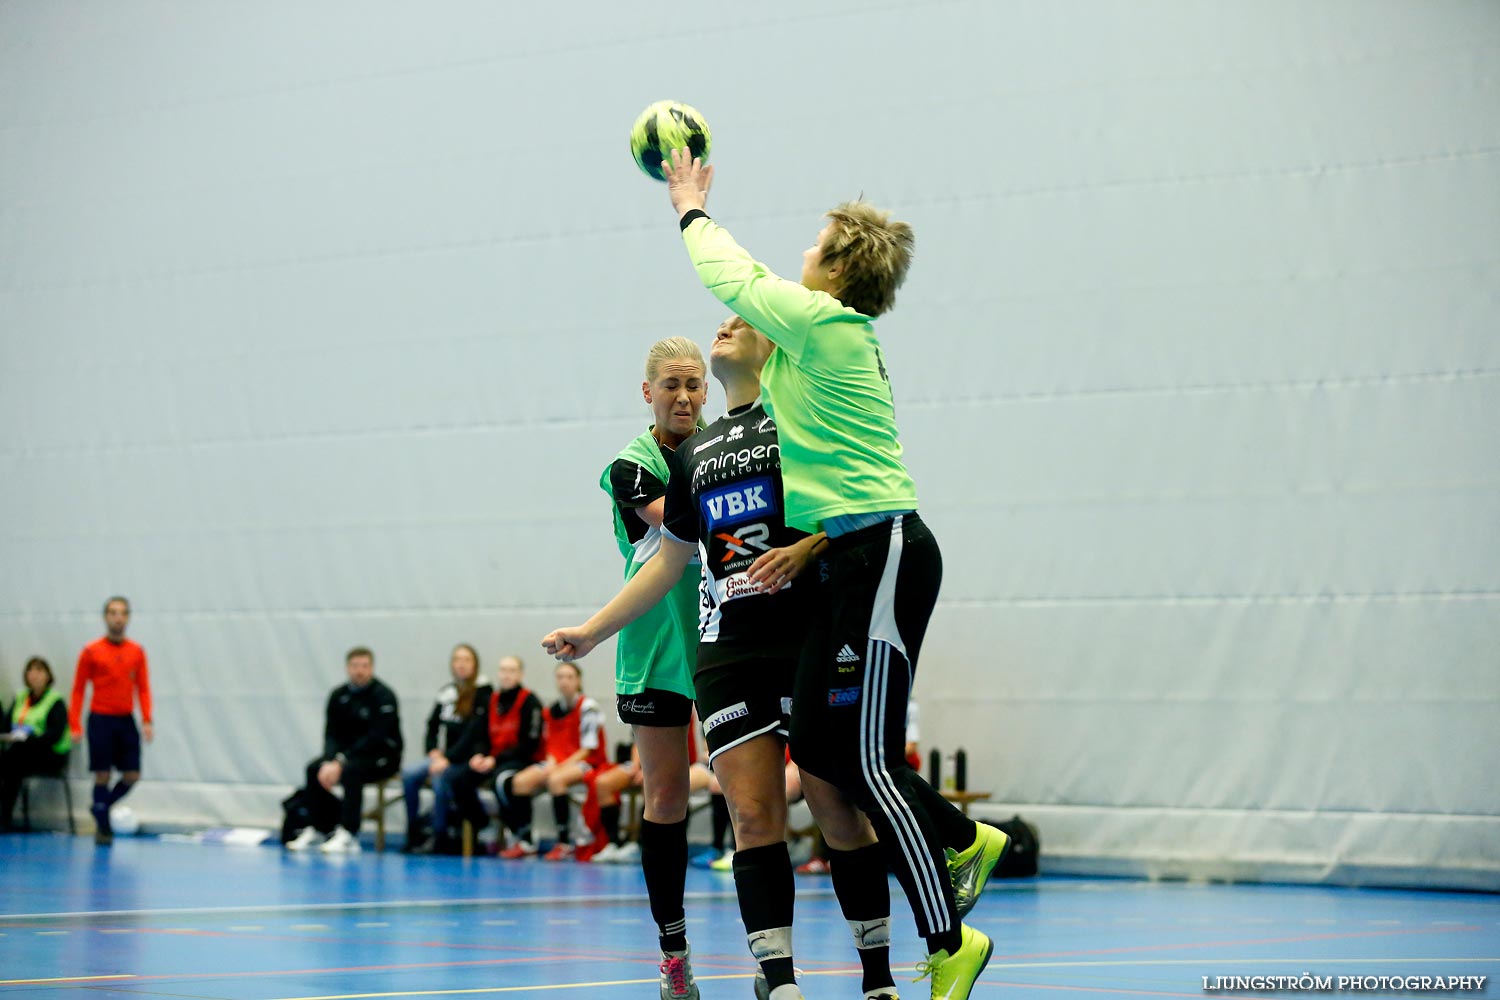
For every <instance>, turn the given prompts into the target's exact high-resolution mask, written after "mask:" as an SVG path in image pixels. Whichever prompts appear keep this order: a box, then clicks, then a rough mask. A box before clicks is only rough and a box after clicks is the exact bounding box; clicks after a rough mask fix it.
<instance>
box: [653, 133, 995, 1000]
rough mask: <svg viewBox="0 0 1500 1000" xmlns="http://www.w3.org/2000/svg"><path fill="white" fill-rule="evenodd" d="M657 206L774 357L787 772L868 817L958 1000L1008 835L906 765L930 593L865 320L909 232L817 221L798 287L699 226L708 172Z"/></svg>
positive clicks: (906, 260)
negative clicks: (802, 560)
mask: <svg viewBox="0 0 1500 1000" xmlns="http://www.w3.org/2000/svg"><path fill="white" fill-rule="evenodd" d="M663 169H664V172H665V173H666V174H667V190H668V194H669V196H670V198H671V201H672V208H673V211H674V212H675V213H676V216H677V219H678V224H679V226H680V228H681V230H682V236H683V240H684V242H685V243H686V245H687V250H688V255H689V256H690V257H691V258H692V262H693V266H694V267H695V268H696V269H697V272H698V277H699V279H700V280H701V281H702V282H703V284H704V285H705V286H706V287H707V288H708V289H709V290H710V291H711V292H713V293H714V295H715V296H717V297H718V299H719V300H720V301H721V302H723V303H724V304H725V305H726V306H728V307H729V308H730V309H731V310H733V311H734V312H735V313H737V314H738V315H740V316H741V317H743V318H744V319H745V320H746V321H747V322H748V323H749V324H750V325H751V326H753V327H754V328H755V329H757V330H759V331H760V332H761V333H763V334H764V335H765V336H766V337H767V338H769V339H770V340H771V342H772V343H773V344H775V345H776V346H775V349H774V350H773V351H772V352H771V355H770V357H769V358H768V359H767V360H766V363H765V367H764V369H763V370H762V372H761V387H762V392H763V394H764V400H765V407H766V411H767V412H768V413H769V414H770V416H771V417H772V419H774V420H775V422H776V426H777V428H778V430H779V432H780V441H781V460H782V479H783V484H784V488H785V491H786V521H787V523H788V524H789V525H790V526H792V527H794V528H799V529H801V530H803V531H808V532H816V531H823V532H824V533H826V534H827V535H828V538H829V545H828V547H827V548H826V549H825V550H824V552H823V553H822V560H821V563H820V565H819V572H820V574H822V575H823V577H824V578H825V579H826V581H827V582H828V584H829V586H826V587H822V588H819V594H820V595H821V606H820V607H818V608H817V609H815V611H814V613H813V615H812V626H811V628H810V629H809V630H808V633H807V639H806V641H805V643H804V645H803V647H802V651H801V655H800V658H799V661H798V665H797V679H796V695H795V698H794V700H793V709H792V722H791V752H792V759H793V760H795V761H796V762H797V765H798V767H800V768H801V769H802V774H803V780H804V783H805V782H807V781H809V780H811V781H814V782H816V781H824V782H828V783H831V784H833V785H834V786H836V787H837V788H839V789H840V790H842V791H843V792H844V793H845V794H846V795H848V796H849V797H850V798H852V799H853V800H854V801H855V802H856V803H858V804H859V805H860V807H861V808H862V809H864V811H865V813H866V814H867V815H868V816H869V817H870V821H871V822H872V823H873V824H874V826H875V830H876V832H877V833H878V835H879V839H880V844H881V847H882V848H883V849H884V850H885V852H886V857H887V860H888V861H889V863H890V865H891V868H892V869H893V870H894V871H895V873H896V877H897V879H898V880H899V881H900V883H901V887H902V889H903V890H905V892H906V897H907V901H908V902H909V903H910V904H911V908H912V913H913V915H914V917H915V918H916V923H917V930H918V932H919V933H920V934H921V935H922V937H923V938H924V939H925V940H926V942H927V951H928V957H927V960H926V962H925V963H923V966H922V967H923V971H924V972H925V973H927V974H930V975H931V977H932V984H931V985H932V996H933V997H934V998H936V997H943V998H952V1000H958V998H963V997H967V996H968V995H969V991H970V989H971V988H972V986H973V983H974V981H975V979H977V978H978V976H979V973H980V972H981V971H982V970H983V968H984V966H985V963H986V962H988V961H989V956H990V953H991V950H992V945H991V943H990V941H989V939H988V938H987V937H986V936H985V935H984V934H983V933H981V932H979V931H977V930H975V929H973V928H970V927H967V926H964V925H963V924H962V923H961V922H960V921H961V914H962V913H965V912H967V911H968V909H969V908H971V907H972V906H973V904H974V901H975V900H976V899H977V897H978V895H979V893H980V892H981V891H982V890H983V888H984V883H985V881H986V880H987V879H988V877H989V873H990V870H991V869H993V868H994V866H995V863H996V862H997V861H998V860H999V859H1000V856H1001V854H1002V853H1003V852H1004V850H1005V848H1006V847H1007V839H1006V837H1005V834H1004V833H1002V832H1000V831H999V830H996V829H995V828H994V827H990V826H986V825H984V824H975V823H974V822H973V821H972V820H970V819H969V818H968V817H966V816H964V815H963V814H962V813H961V812H959V811H958V809H956V808H955V807H954V806H953V805H952V804H951V803H949V802H948V801H947V800H946V799H944V798H943V797H942V795H941V794H939V793H938V792H937V791H935V790H934V789H933V788H932V786H930V785H929V784H927V782H926V781H924V780H923V779H922V776H921V775H920V774H918V773H917V771H916V770H914V769H913V768H912V767H911V765H910V764H908V763H907V762H906V760H905V754H904V752H903V751H904V739H905V730H906V704H907V699H908V697H909V695H910V692H911V683H912V678H913V676H914V675H915V671H916V666H917V657H918V653H919V652H920V650H921V646H922V640H923V637H924V636H925V634H926V632H927V623H928V619H929V618H930V617H931V615H932V610H933V607H934V605H935V604H936V603H937V594H938V587H939V585H940V583H941V581H942V554H941V553H940V551H939V549H938V544H937V541H936V540H935V539H934V538H933V535H932V532H931V531H929V530H928V528H927V526H926V525H925V524H923V523H922V519H921V518H920V517H919V516H918V515H917V512H916V509H917V491H916V486H915V484H914V483H913V482H912V479H911V476H910V475H908V473H907V471H906V467H905V466H904V465H903V464H902V462H901V445H900V442H899V440H898V434H897V429H896V420H895V407H894V404H893V402H892V396H891V385H890V376H889V372H888V371H887V369H886V364H885V358H884V356H883V354H882V353H881V349H880V341H879V339H878V338H877V337H876V335H875V329H874V325H873V323H874V320H875V318H876V317H878V316H880V315H881V314H883V313H885V312H887V311H889V310H890V308H891V307H892V306H893V305H894V304H895V297H896V289H897V288H899V287H900V285H901V283H902V281H903V280H905V277H906V272H907V268H908V267H909V266H910V264H911V256H912V247H913V238H912V231H911V227H910V226H908V225H906V224H905V223H902V222H894V221H892V220H891V218H890V216H889V214H888V213H886V212H882V211H880V210H878V209H876V208H874V207H872V206H870V205H868V204H866V203H864V202H859V201H855V202H849V203H846V204H843V205H840V206H838V207H837V208H835V209H833V210H832V211H830V212H829V213H828V216H827V218H828V223H827V225H825V226H824V227H823V229H822V231H821V232H819V233H818V236H817V239H816V241H815V242H814V243H813V245H812V246H811V247H809V248H808V249H807V250H806V251H805V252H804V253H803V255H802V275H801V280H800V282H797V281H787V280H785V279H783V278H779V277H777V276H776V275H775V274H773V273H772V272H771V271H770V270H769V269H768V268H766V266H765V265H763V264H761V263H759V262H757V261H756V260H755V259H754V258H753V257H751V256H750V254H748V253H747V252H745V250H744V249H742V248H741V247H740V246H739V244H737V243H736V242H735V241H734V239H733V238H732V237H731V236H730V235H729V233H728V232H727V231H726V230H724V229H723V228H722V227H720V226H719V225H718V224H717V223H715V222H714V220H712V219H711V218H709V217H708V215H707V213H706V212H705V211H704V208H705V205H706V202H707V198H708V190H709V186H710V184H711V182H712V179H713V168H712V167H705V166H704V165H703V164H702V163H701V162H700V161H697V160H694V159H692V158H691V157H690V156H689V154H688V153H687V151H686V150H674V151H673V154H672V158H671V162H670V163H668V164H664V166H663Z"/></svg>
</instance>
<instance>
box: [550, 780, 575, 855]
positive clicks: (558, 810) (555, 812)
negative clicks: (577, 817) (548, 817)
mask: <svg viewBox="0 0 1500 1000" xmlns="http://www.w3.org/2000/svg"><path fill="white" fill-rule="evenodd" d="M572 809H573V800H572V799H570V798H568V793H567V792H563V793H562V794H561V795H554V796H552V819H553V821H554V822H556V823H557V842H558V843H559V844H566V843H569V842H570V838H571V837H572V832H571V831H570V830H569V829H568V827H569V826H570V825H571V820H572V817H573V812H572Z"/></svg>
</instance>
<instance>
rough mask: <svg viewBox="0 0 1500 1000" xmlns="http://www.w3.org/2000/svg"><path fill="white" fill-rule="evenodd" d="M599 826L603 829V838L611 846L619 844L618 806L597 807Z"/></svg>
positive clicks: (616, 804) (617, 804)
mask: <svg viewBox="0 0 1500 1000" xmlns="http://www.w3.org/2000/svg"><path fill="white" fill-rule="evenodd" d="M599 825H600V826H602V827H604V836H606V837H608V838H609V842H610V843H611V844H618V843H619V842H620V804H619V803H618V802H616V803H615V804H614V805H612V806H600V807H599Z"/></svg>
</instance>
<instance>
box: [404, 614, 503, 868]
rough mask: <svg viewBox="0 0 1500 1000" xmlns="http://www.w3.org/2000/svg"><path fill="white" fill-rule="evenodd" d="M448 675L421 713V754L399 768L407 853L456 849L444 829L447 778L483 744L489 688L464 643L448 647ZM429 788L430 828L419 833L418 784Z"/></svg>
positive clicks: (449, 799)
mask: <svg viewBox="0 0 1500 1000" xmlns="http://www.w3.org/2000/svg"><path fill="white" fill-rule="evenodd" d="M448 670H449V672H450V673H452V675H453V680H452V681H450V682H449V683H447V684H444V685H443V687H442V689H441V690H440V691H438V696H437V701H435V702H434V703H433V705H432V712H431V713H430V714H429V715H428V716H427V739H426V741H425V742H424V744H423V748H424V749H425V750H426V752H427V753H426V756H425V757H423V758H422V759H421V760H419V761H417V762H416V763H414V764H408V765H407V766H406V767H404V768H402V769H401V788H402V792H403V794H404V796H405V799H406V847H405V848H404V850H405V851H406V853H408V854H431V853H433V852H434V851H436V852H438V853H440V854H453V853H456V852H457V848H458V843H457V842H456V840H455V839H454V838H453V836H452V834H451V833H450V832H449V829H448V824H449V816H450V812H451V805H452V801H453V782H454V781H456V780H457V779H458V777H459V775H461V774H463V773H464V772H465V771H467V770H468V769H469V758H470V757H471V756H473V755H474V753H475V752H477V751H478V750H481V749H483V747H484V746H486V745H488V738H487V736H486V735H485V718H486V716H487V715H488V713H489V707H490V693H491V689H490V686H489V685H488V684H480V683H479V653H478V652H477V651H476V650H475V649H474V647H473V646H470V645H469V644H468V643H464V642H461V643H459V644H458V645H457V646H454V647H453V653H452V655H451V656H450V657H449V658H448ZM423 785H431V786H432V794H433V803H432V822H431V829H430V830H429V831H428V833H427V835H426V836H423V835H422V820H421V813H420V807H421V802H422V799H421V794H422V786H423Z"/></svg>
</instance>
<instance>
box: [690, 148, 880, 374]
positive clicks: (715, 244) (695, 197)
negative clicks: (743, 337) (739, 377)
mask: <svg viewBox="0 0 1500 1000" xmlns="http://www.w3.org/2000/svg"><path fill="white" fill-rule="evenodd" d="M680 152H682V151H674V152H673V155H672V162H671V163H670V164H666V163H664V164H663V165H662V169H663V171H664V172H665V173H666V175H667V191H668V194H669V196H670V197H671V199H672V207H673V209H674V210H675V211H676V212H677V216H678V225H679V226H681V227H682V238H683V242H684V243H685V244H686V245H687V251H688V256H689V257H690V258H691V259H692V262H693V267H694V268H695V269H696V270H697V272H698V279H699V280H700V281H702V282H703V285H704V287H705V288H707V289H708V290H709V291H711V292H713V293H714V295H715V296H716V297H717V298H718V299H719V301H720V302H723V303H724V304H725V305H726V306H728V307H729V308H730V309H732V310H734V312H735V313H736V314H738V315H739V316H741V317H743V318H744V319H745V321H746V322H748V323H749V324H750V325H751V326H753V327H755V329H757V330H759V331H760V332H761V333H763V334H765V335H766V336H767V337H769V338H770V340H771V342H772V343H774V344H775V345H776V346H777V347H780V348H781V349H782V350H784V351H786V352H787V353H788V354H790V355H791V356H792V360H793V361H800V359H801V356H802V352H803V349H804V347H805V346H806V343H807V336H808V334H809V332H811V330H812V328H813V327H814V326H815V325H817V324H818V323H822V322H827V321H829V320H834V319H836V318H839V317H843V316H847V317H849V318H850V319H851V320H854V321H856V322H863V321H864V317H861V316H859V314H858V313H856V312H855V311H854V310H852V309H846V308H845V307H844V306H843V305H842V304H841V303H840V302H839V301H838V300H837V299H835V298H834V297H833V296H831V295H829V294H828V293H826V292H820V291H813V290H812V289H810V288H804V287H803V286H802V285H801V284H799V283H798V282H795V281H788V280H786V279H785V278H781V277H778V276H777V275H776V274H774V273H773V272H772V271H771V269H770V268H768V267H766V265H764V264H762V263H760V262H759V261H757V260H756V259H755V258H754V257H752V256H750V254H749V253H748V252H747V251H746V250H745V249H744V248H743V247H741V246H740V245H739V244H738V243H736V242H735V241H734V237H732V236H730V235H729V232H728V231H727V230H725V229H724V228H723V227H722V226H720V225H718V224H717V223H715V222H714V221H713V220H712V219H710V218H709V217H708V215H707V214H706V213H705V212H704V206H705V204H706V203H707V200H708V189H709V186H710V185H711V183H712V180H713V168H712V167H705V166H703V164H702V163H701V162H699V161H697V160H693V159H690V158H687V157H684V156H681V155H679V153H680Z"/></svg>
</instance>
